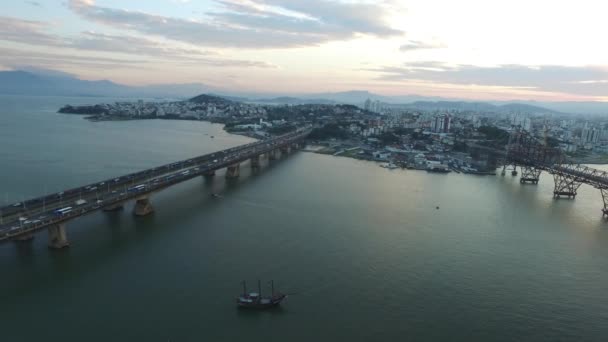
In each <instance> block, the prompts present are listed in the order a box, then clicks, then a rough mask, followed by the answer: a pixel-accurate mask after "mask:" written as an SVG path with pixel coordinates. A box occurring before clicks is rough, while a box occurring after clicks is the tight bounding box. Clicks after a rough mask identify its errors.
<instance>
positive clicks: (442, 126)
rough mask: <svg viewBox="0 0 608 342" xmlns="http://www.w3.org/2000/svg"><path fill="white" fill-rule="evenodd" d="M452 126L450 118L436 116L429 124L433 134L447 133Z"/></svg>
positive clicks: (447, 116)
mask: <svg viewBox="0 0 608 342" xmlns="http://www.w3.org/2000/svg"><path fill="white" fill-rule="evenodd" d="M451 126H452V118H451V117H450V116H449V115H447V114H445V115H437V116H435V117H434V118H433V121H432V122H431V130H432V131H433V132H434V133H449V132H450V127H451Z"/></svg>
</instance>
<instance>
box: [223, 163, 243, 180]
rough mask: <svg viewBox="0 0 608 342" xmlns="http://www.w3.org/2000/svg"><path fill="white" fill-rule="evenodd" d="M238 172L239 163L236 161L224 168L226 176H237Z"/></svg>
mask: <svg viewBox="0 0 608 342" xmlns="http://www.w3.org/2000/svg"><path fill="white" fill-rule="evenodd" d="M240 174H241V172H240V164H239V163H236V164H234V165H230V166H228V168H227V169H226V178H238V177H239V175H240Z"/></svg>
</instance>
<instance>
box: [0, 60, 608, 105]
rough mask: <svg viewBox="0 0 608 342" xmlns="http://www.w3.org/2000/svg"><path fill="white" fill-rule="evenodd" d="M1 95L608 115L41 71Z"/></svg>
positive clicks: (19, 78)
mask: <svg viewBox="0 0 608 342" xmlns="http://www.w3.org/2000/svg"><path fill="white" fill-rule="evenodd" d="M0 94H8V95H51V96H92V97H96V96H98V97H125V98H137V97H142V98H164V99H167V98H170V99H187V98H190V97H192V96H194V95H196V94H217V95H213V96H217V97H221V98H224V99H227V100H229V101H234V102H250V103H260V104H279V105H297V104H340V103H343V104H353V105H358V106H363V104H364V103H365V101H366V100H367V99H370V100H373V101H380V102H382V103H386V104H392V105H398V104H399V105H404V106H405V107H407V108H417V109H420V110H445V109H460V110H480V111H495V112H520V113H559V112H562V113H576V114H608V102H536V101H505V102H498V101H491V102H478V101H477V102H476V101H466V100H460V99H447V98H442V97H428V96H419V95H404V96H383V95H378V94H374V93H371V92H369V91H366V90H353V91H345V92H335V93H316V94H284V93H283V94H280V93H275V94H267V93H266V94H260V93H246V92H235V91H228V90H225V89H221V88H218V87H212V86H208V85H205V84H200V83H188V84H158V85H150V86H141V87H131V86H126V85H122V84H117V83H114V82H111V81H107V80H99V81H87V80H81V79H79V78H77V77H75V76H74V75H70V74H68V73H65V72H61V71H55V70H45V69H39V68H28V69H27V70H21V71H0Z"/></svg>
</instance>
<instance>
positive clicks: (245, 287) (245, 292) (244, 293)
mask: <svg viewBox="0 0 608 342" xmlns="http://www.w3.org/2000/svg"><path fill="white" fill-rule="evenodd" d="M246 296H247V284H246V283H245V281H244V280H243V297H246Z"/></svg>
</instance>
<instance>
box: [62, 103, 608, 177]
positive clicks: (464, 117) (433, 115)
mask: <svg viewBox="0 0 608 342" xmlns="http://www.w3.org/2000/svg"><path fill="white" fill-rule="evenodd" d="M429 104H430V105H429ZM460 107H462V106H459V103H458V102H443V103H428V102H425V103H420V104H419V106H416V104H413V105H412V104H409V105H399V104H388V103H382V102H380V101H378V100H371V99H367V100H366V101H364V102H363V103H361V104H359V105H354V104H289V105H285V104H272V103H263V104H262V103H256V102H255V101H251V102H247V103H245V102H239V101H233V100H230V99H226V98H223V97H219V96H213V95H200V96H197V97H194V98H192V99H190V100H187V101H174V102H144V101H143V100H139V101H136V102H117V103H114V104H98V105H93V106H80V107H75V106H69V105H66V106H65V107H63V108H61V109H60V110H59V111H60V112H62V113H74V114H85V115H88V117H87V118H88V119H89V120H95V121H102V120H136V119H179V120H205V121H211V122H218V123H223V124H225V129H226V130H227V131H228V132H231V133H235V134H243V135H247V136H251V137H254V138H258V139H264V138H266V137H269V136H272V135H276V134H282V133H285V132H288V131H290V130H293V129H295V128H296V127H299V126H302V125H313V126H314V127H315V129H314V131H313V132H312V133H311V135H310V136H309V138H310V141H311V146H313V147H311V149H312V150H314V151H315V152H317V153H323V154H331V155H335V156H344V157H351V158H356V159H364V160H373V161H378V162H380V166H382V167H385V168H388V169H393V168H409V169H420V170H427V171H429V172H442V173H447V172H462V173H472V174H495V173H496V166H497V160H496V158H497V157H496V154H495V153H489V152H488V151H491V150H492V149H494V150H502V151H504V150H505V146H506V145H507V144H508V140H509V132H510V131H511V130H514V129H517V130H524V131H527V132H528V133H530V134H532V135H533V136H534V137H536V138H537V139H538V140H539V141H540V142H542V143H543V144H546V145H549V146H551V147H558V148H560V149H561V150H563V151H564V152H565V153H566V154H567V155H568V156H569V157H570V158H571V159H572V160H574V161H576V162H579V163H587V164H594V163H608V121H607V120H606V119H601V118H600V117H591V116H583V115H576V116H575V115H573V114H566V113H560V112H556V111H552V110H549V109H545V108H542V107H536V106H527V105H510V106H503V107H495V106H492V107H487V108H473V109H471V108H460Z"/></svg>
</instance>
